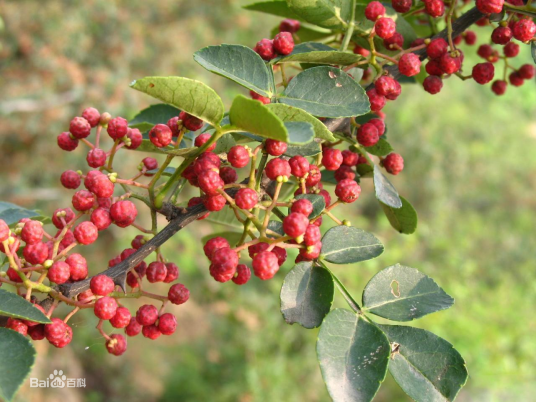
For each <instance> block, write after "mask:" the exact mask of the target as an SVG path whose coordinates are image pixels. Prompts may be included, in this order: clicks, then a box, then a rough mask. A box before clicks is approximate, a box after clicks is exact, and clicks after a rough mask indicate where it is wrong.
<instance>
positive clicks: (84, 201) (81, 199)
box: [72, 190, 95, 212]
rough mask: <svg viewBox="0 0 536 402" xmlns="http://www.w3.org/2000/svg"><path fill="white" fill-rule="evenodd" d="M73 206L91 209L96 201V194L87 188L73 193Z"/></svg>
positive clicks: (79, 209)
mask: <svg viewBox="0 0 536 402" xmlns="http://www.w3.org/2000/svg"><path fill="white" fill-rule="evenodd" d="M72 202H73V207H74V209H76V210H77V211H82V212H84V211H89V210H90V209H91V208H93V204H94V203H95V196H94V195H93V193H90V192H89V191H87V190H80V191H77V192H76V193H74V195H73V199H72Z"/></svg>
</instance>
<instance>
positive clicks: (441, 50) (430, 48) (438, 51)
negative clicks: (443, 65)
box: [426, 38, 449, 59]
mask: <svg viewBox="0 0 536 402" xmlns="http://www.w3.org/2000/svg"><path fill="white" fill-rule="evenodd" d="M448 47H449V45H448V43H447V41H446V40H445V39H443V38H436V39H433V40H432V41H430V43H429V44H428V45H427V46H426V53H427V54H428V57H429V58H430V59H439V58H440V57H441V56H443V55H444V54H445V53H447V50H448Z"/></svg>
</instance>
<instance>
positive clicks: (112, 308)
mask: <svg viewBox="0 0 536 402" xmlns="http://www.w3.org/2000/svg"><path fill="white" fill-rule="evenodd" d="M93 312H94V314H95V316H96V317H97V318H100V319H101V320H109V319H110V318H112V317H113V316H114V315H115V313H116V312H117V302H116V301H115V299H114V298H113V297H109V296H104V297H101V298H100V299H98V300H97V301H96V302H95V307H94V309H93Z"/></svg>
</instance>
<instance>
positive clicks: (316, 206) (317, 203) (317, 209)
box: [295, 194, 326, 219]
mask: <svg viewBox="0 0 536 402" xmlns="http://www.w3.org/2000/svg"><path fill="white" fill-rule="evenodd" d="M295 198H296V199H297V200H301V199H305V200H309V201H310V202H311V204H313V212H311V215H309V219H313V218H316V217H317V216H318V215H320V214H321V213H322V211H323V210H324V209H325V208H326V200H325V199H324V197H322V196H321V195H318V194H300V195H297V196H296V197H295Z"/></svg>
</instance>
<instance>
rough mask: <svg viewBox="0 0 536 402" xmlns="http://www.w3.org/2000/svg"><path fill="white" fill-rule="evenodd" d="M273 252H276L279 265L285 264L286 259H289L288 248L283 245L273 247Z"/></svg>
mask: <svg viewBox="0 0 536 402" xmlns="http://www.w3.org/2000/svg"><path fill="white" fill-rule="evenodd" d="M272 253H274V254H275V256H276V257H277V265H279V266H281V265H283V264H284V263H285V261H286V260H287V250H285V249H284V248H282V247H277V246H275V247H274V248H273V249H272Z"/></svg>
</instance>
